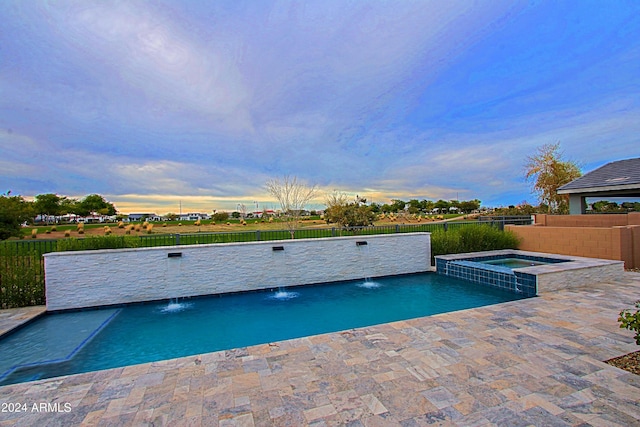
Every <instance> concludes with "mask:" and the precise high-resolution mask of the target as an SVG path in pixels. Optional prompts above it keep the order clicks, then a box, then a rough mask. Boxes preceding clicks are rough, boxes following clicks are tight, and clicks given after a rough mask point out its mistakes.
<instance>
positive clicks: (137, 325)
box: [0, 273, 523, 384]
mask: <svg viewBox="0 0 640 427" xmlns="http://www.w3.org/2000/svg"><path fill="white" fill-rule="evenodd" d="M522 298H523V297H522V296H521V295H517V294H515V293H511V292H506V291H504V290H500V289H494V288H491V287H486V286H479V285H474V284H472V283H470V282H467V281H463V280H459V279H453V278H450V277H446V276H442V275H437V274H435V273H425V274H415V275H406V276H394V277H387V278H380V279H375V280H373V281H372V280H366V281H365V280H362V281H349V282H339V283H330V284H323V285H313V286H300V287H295V288H289V289H274V290H270V291H257V292H250V293H242V294H226V295H217V296H211V297H204V298H193V299H185V300H180V301H171V302H168V301H165V302H161V303H145V304H135V305H128V306H125V307H122V308H113V307H111V308H105V309H96V310H85V311H78V312H65V313H57V314H48V315H45V316H43V317H42V318H40V319H37V320H36V321H34V322H33V323H30V324H28V325H27V326H25V327H23V328H22V329H20V330H18V331H16V332H14V333H12V334H10V335H8V336H5V337H4V338H2V339H0V384H11V383H16V382H23V381H30V380H35V379H40V378H50V377H55V376H60V375H68V374H75V373H81V372H88V371H95V370H99V369H106V368H114V367H121V366H127V365H132V364H137V363H145V362H152V361H158V360H164V359H170V358H176V357H182V356H188V355H194V354H201V353H208V352H212V351H218V350H227V349H232V348H237V347H244V346H249V345H254V344H263V343H270V342H274V341H280V340H285V339H290V338H298V337H304V336H309V335H315V334H321V333H327V332H335V331H341V330H347V329H351V328H357V327H363V326H370V325H375V324H380V323H387V322H391V321H396V320H404V319H410V318H415V317H422V316H429V315H433V314H437V313H443V312H449V311H455V310H462V309H467V308H474V307H480V306H485V305H490V304H496V303H502V302H506V301H512V300H517V299H522Z"/></svg>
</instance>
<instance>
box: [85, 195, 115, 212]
mask: <svg viewBox="0 0 640 427" xmlns="http://www.w3.org/2000/svg"><path fill="white" fill-rule="evenodd" d="M80 206H81V208H82V209H83V210H84V211H85V212H86V211H88V213H91V212H96V213H98V214H100V215H115V214H116V208H115V206H114V205H113V204H112V203H109V202H107V201H106V200H105V198H104V197H102V196H101V195H99V194H89V195H88V196H86V197H85V198H84V199H82V200H81V201H80Z"/></svg>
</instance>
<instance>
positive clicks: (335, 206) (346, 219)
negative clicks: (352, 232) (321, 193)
mask: <svg viewBox="0 0 640 427" xmlns="http://www.w3.org/2000/svg"><path fill="white" fill-rule="evenodd" d="M365 202H366V199H362V198H359V197H356V200H355V201H349V198H348V196H347V195H346V194H344V193H340V192H333V193H332V194H330V195H329V196H327V198H326V200H325V204H326V205H327V207H326V209H325V211H324V219H325V221H327V223H335V224H339V225H340V226H342V227H366V226H369V225H371V224H373V220H374V218H375V214H374V212H373V211H372V210H371V207H369V206H367V205H366V204H365Z"/></svg>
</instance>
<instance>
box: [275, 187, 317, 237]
mask: <svg viewBox="0 0 640 427" xmlns="http://www.w3.org/2000/svg"><path fill="white" fill-rule="evenodd" d="M266 187H267V190H268V191H269V193H270V194H271V195H272V196H273V197H275V199H276V200H277V201H278V203H279V204H280V208H281V210H282V215H283V218H284V220H285V223H286V224H287V228H288V230H289V233H290V234H291V238H292V239H293V238H294V237H295V232H296V229H297V228H298V223H299V222H300V217H301V215H302V213H303V211H304V208H305V206H306V205H307V203H309V201H310V200H311V199H312V198H313V197H314V196H315V195H316V193H317V189H316V186H315V185H312V186H308V185H307V184H305V183H303V182H301V181H299V180H298V178H297V177H295V176H294V177H290V176H284V177H283V178H281V179H280V178H274V179H270V180H268V181H267V183H266Z"/></svg>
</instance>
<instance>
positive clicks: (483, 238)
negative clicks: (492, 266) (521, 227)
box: [431, 224, 519, 256]
mask: <svg viewBox="0 0 640 427" xmlns="http://www.w3.org/2000/svg"><path fill="white" fill-rule="evenodd" d="M518 243H519V240H518V236H516V235H515V234H514V233H512V232H511V231H502V230H500V229H498V228H496V227H492V226H490V225H487V224H479V225H475V224H474V225H465V226H463V227H460V228H449V229H448V230H447V231H444V230H443V229H441V228H439V229H437V230H435V231H433V232H432V233H431V255H432V256H436V255H447V254H459V253H466V252H480V251H492V250H498V249H516V248H517V247H518Z"/></svg>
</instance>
